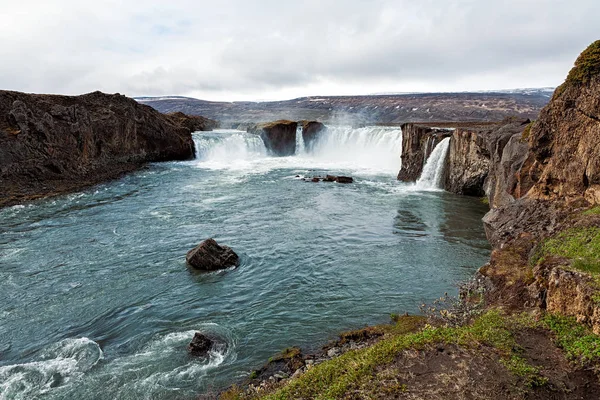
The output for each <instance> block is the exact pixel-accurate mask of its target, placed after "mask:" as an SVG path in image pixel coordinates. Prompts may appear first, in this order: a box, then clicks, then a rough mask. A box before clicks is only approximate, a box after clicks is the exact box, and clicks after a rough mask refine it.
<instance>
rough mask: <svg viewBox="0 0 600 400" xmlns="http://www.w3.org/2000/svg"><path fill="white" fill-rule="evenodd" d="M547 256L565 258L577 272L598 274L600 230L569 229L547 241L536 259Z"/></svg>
mask: <svg viewBox="0 0 600 400" xmlns="http://www.w3.org/2000/svg"><path fill="white" fill-rule="evenodd" d="M547 255H554V256H559V257H566V258H568V259H571V260H572V266H573V267H574V268H576V269H578V270H581V271H585V272H589V273H593V274H597V273H600V228H597V227H592V228H571V229H568V230H566V231H564V232H561V233H559V234H558V235H556V236H555V237H553V238H550V239H547V240H546V241H545V242H544V243H543V244H542V246H541V248H540V250H539V251H538V254H537V259H538V260H540V259H543V258H544V257H545V256H547Z"/></svg>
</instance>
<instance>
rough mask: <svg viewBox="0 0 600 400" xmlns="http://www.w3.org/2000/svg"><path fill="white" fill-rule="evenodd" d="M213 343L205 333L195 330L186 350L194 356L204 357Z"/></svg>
mask: <svg viewBox="0 0 600 400" xmlns="http://www.w3.org/2000/svg"><path fill="white" fill-rule="evenodd" d="M213 343H214V342H213V341H212V340H211V339H209V338H208V337H206V336H205V335H203V334H201V333H200V332H196V333H195V334H194V338H193V339H192V341H191V342H190V344H189V345H188V352H189V353H190V354H191V355H193V356H196V357H204V356H206V355H207V354H208V352H209V351H210V349H211V348H212V346H213Z"/></svg>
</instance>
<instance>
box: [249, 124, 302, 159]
mask: <svg viewBox="0 0 600 400" xmlns="http://www.w3.org/2000/svg"><path fill="white" fill-rule="evenodd" d="M297 128H298V123H297V122H293V121H286V120H280V121H274V122H269V123H263V124H258V125H254V126H252V127H251V128H249V129H248V132H250V133H254V134H257V135H260V137H261V138H262V140H263V141H264V142H265V147H266V148H267V150H268V151H269V153H270V154H271V155H274V156H292V155H294V154H296V129H297Z"/></svg>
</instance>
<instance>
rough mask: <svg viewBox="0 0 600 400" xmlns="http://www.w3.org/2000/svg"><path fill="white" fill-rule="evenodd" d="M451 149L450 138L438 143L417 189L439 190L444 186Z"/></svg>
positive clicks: (428, 160)
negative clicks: (445, 171)
mask: <svg viewBox="0 0 600 400" xmlns="http://www.w3.org/2000/svg"><path fill="white" fill-rule="evenodd" d="M449 147H450V138H449V137H448V138H445V139H443V140H442V141H441V142H439V143H438V145H437V146H435V148H434V149H433V151H432V152H431V155H430V156H429V158H428V159H427V162H426V163H425V166H424V167H423V172H422V173H421V177H420V178H419V180H418V181H417V184H416V187H417V188H419V189H439V188H441V184H442V177H443V174H444V165H445V162H446V155H447V154H448V148H449Z"/></svg>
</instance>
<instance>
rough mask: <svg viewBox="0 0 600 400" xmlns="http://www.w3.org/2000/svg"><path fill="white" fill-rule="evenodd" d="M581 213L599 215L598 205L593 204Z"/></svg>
mask: <svg viewBox="0 0 600 400" xmlns="http://www.w3.org/2000/svg"><path fill="white" fill-rule="evenodd" d="M583 215H588V216H589V215H600V206H595V207H592V208H590V209H589V210H586V211H584V212H583Z"/></svg>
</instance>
